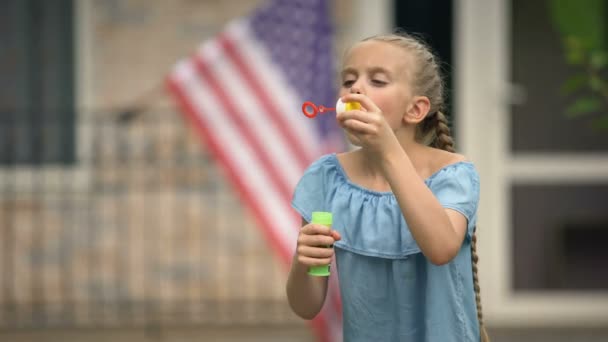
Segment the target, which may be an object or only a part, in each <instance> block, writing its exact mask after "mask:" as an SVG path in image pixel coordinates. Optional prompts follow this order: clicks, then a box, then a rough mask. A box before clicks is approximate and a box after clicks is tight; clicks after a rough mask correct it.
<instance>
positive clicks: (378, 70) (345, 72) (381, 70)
mask: <svg viewBox="0 0 608 342" xmlns="http://www.w3.org/2000/svg"><path fill="white" fill-rule="evenodd" d="M366 72H368V73H370V74H377V73H384V74H387V75H390V74H391V73H390V72H389V71H388V70H387V69H385V68H383V67H371V68H368V69H367V70H366ZM349 74H353V75H357V74H358V72H357V70H356V69H355V68H351V67H348V68H344V69H343V70H342V72H341V73H340V76H342V77H344V76H346V75H349Z"/></svg>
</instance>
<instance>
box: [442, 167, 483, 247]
mask: <svg viewBox="0 0 608 342" xmlns="http://www.w3.org/2000/svg"><path fill="white" fill-rule="evenodd" d="M431 190H432V191H433V193H434V194H435V196H436V197H437V199H438V200H439V203H441V205H442V206H443V207H444V208H448V209H452V210H456V211H458V212H460V213H461V214H462V215H464V217H465V218H466V219H467V236H468V238H471V237H472V236H473V233H474V231H475V225H476V224H477V207H478V205H479V174H478V173H477V170H476V169H475V167H474V166H473V164H471V163H459V164H456V165H452V166H449V167H448V168H446V169H444V170H443V171H442V172H441V173H440V174H438V175H437V177H435V179H433V180H432V182H431Z"/></svg>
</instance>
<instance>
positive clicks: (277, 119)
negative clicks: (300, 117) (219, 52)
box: [220, 35, 312, 170]
mask: <svg viewBox="0 0 608 342" xmlns="http://www.w3.org/2000/svg"><path fill="white" fill-rule="evenodd" d="M220 42H221V44H222V46H223V47H224V49H225V50H226V52H227V54H228V56H229V57H230V58H231V59H232V60H233V61H234V63H235V64H236V66H237V67H238V69H239V71H240V73H241V75H242V76H243V79H244V80H245V81H246V82H247V83H248V85H249V87H250V88H251V89H252V90H253V91H254V92H255V94H256V95H257V97H258V98H259V99H260V102H261V103H262V107H263V108H264V110H265V111H266V112H267V113H268V114H270V116H271V120H272V121H273V122H274V123H275V124H277V125H278V126H279V128H280V129H279V130H280V132H281V134H282V135H283V138H284V139H285V143H286V144H287V146H289V147H291V148H292V149H294V154H295V156H296V157H297V161H298V165H299V166H300V168H301V170H304V169H305V168H306V167H307V166H308V163H309V160H310V157H309V156H312V153H309V151H308V150H307V149H306V148H304V147H303V146H302V144H305V143H306V141H300V140H298V139H297V138H296V137H295V135H294V134H292V133H291V132H292V131H293V130H295V129H294V128H293V126H292V125H291V124H290V123H288V122H286V121H285V120H284V119H283V116H282V115H281V114H280V113H278V109H277V107H276V106H275V104H274V103H273V101H272V100H271V99H270V96H269V95H268V93H267V92H266V89H265V87H263V86H262V85H261V84H259V82H258V79H257V78H256V77H254V76H253V73H252V71H251V69H250V68H249V65H248V64H247V63H245V61H244V60H243V58H242V56H241V53H240V52H239V51H238V50H237V48H235V44H234V43H233V42H232V40H231V39H230V38H229V36H227V35H223V36H222V37H221V38H220ZM294 114H299V113H297V112H295V113H294Z"/></svg>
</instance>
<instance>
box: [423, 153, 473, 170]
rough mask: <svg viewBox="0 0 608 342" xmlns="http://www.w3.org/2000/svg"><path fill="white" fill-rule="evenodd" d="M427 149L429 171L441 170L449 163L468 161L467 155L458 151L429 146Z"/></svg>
mask: <svg viewBox="0 0 608 342" xmlns="http://www.w3.org/2000/svg"><path fill="white" fill-rule="evenodd" d="M429 151H430V158H429V169H430V170H431V173H434V172H436V171H438V170H441V169H443V168H444V167H446V166H448V165H451V164H456V163H459V162H464V161H468V159H467V157H465V156H464V155H462V154H460V153H454V152H448V151H444V150H440V149H437V148H429Z"/></svg>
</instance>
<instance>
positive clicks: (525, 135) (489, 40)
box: [454, 0, 608, 326]
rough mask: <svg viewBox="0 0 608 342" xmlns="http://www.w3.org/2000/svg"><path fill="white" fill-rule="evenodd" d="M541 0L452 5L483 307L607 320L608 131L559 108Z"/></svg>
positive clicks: (514, 316)
mask: <svg viewBox="0 0 608 342" xmlns="http://www.w3.org/2000/svg"><path fill="white" fill-rule="evenodd" d="M581 4H582V5H583V4H584V2H582V3H581ZM546 7H547V4H546V1H540V0H539V1H536V0H534V1H526V0H483V1H479V0H460V1H456V2H455V11H456V20H455V22H456V24H455V33H454V38H455V40H454V55H455V68H454V69H455V74H454V80H455V82H454V89H455V91H454V92H455V107H454V108H455V113H456V115H457V120H456V124H457V126H456V127H455V128H456V134H457V142H458V144H459V147H460V150H461V151H463V153H465V154H466V155H467V156H468V157H469V158H470V159H472V160H473V161H474V162H475V164H476V165H477V168H478V170H479V172H480V175H481V203H480V209H479V215H480V217H479V223H478V227H479V236H478V239H479V243H478V245H479V254H480V273H481V274H480V277H481V278H480V279H481V291H482V300H483V305H484V316H485V317H486V318H487V321H488V322H489V323H490V324H492V325H503V326H504V325H532V326H533V325H535V326H538V325H542V326H550V325H560V326H564V325H567V326H581V325H602V326H606V325H607V324H608V286H604V285H605V284H606V277H607V276H608V262H605V261H606V252H603V251H604V250H605V251H608V246H605V247H603V248H602V249H601V250H600V249H599V247H598V242H599V241H600V239H604V240H603V241H605V237H606V230H607V229H608V224H607V223H608V220H606V218H607V217H608V216H607V215H608V131H604V132H596V131H593V130H592V129H591V128H589V127H588V126H587V125H586V123H583V122H581V121H576V120H574V121H573V120H570V121H569V119H566V118H565V116H564V115H563V114H562V113H561V111H562V110H563V108H564V106H565V101H566V100H565V99H564V98H562V97H560V96H559V94H558V92H557V91H556V90H558V89H559V87H560V84H559V83H560V82H562V79H563V77H564V74H565V73H566V71H565V69H564V67H563V65H562V64H563V61H562V58H563V56H562V54H561V51H560V50H559V47H560V45H559V44H560V42H559V40H558V39H557V38H556V37H555V36H554V35H552V34H551V32H552V31H551V27H550V23H549V19H548V18H549V17H548V15H547V12H546V11H547V8H546ZM607 20H608V18H607ZM581 247H584V248H581ZM602 261H604V263H602ZM598 284H599V286H597V285H598Z"/></svg>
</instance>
